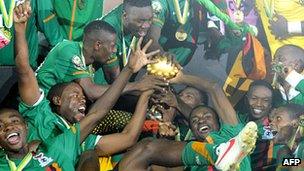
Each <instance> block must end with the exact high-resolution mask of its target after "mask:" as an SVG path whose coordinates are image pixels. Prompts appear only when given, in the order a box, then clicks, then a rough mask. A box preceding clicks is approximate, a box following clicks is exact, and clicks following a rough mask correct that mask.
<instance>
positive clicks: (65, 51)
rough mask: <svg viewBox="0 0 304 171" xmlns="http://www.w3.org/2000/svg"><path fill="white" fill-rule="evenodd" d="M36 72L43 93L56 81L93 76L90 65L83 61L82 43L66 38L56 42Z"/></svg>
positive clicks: (62, 81) (69, 80)
mask: <svg viewBox="0 0 304 171" xmlns="http://www.w3.org/2000/svg"><path fill="white" fill-rule="evenodd" d="M36 72H37V80H38V84H39V86H40V88H42V89H43V91H44V92H45V94H48V91H49V90H50V88H51V87H52V86H54V85H56V84H58V83H64V82H71V81H73V80H75V79H79V78H86V77H91V78H92V77H93V74H92V70H91V69H90V66H86V63H85V59H84V56H83V52H82V43H80V42H73V41H68V40H64V41H62V42H60V43H58V44H57V45H56V46H55V47H54V48H53V49H52V50H51V51H50V53H49V54H48V55H47V57H46V58H45V60H44V62H43V63H42V64H41V66H40V67H39V68H38V69H37V71H36Z"/></svg>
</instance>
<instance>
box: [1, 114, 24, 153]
mask: <svg viewBox="0 0 304 171" xmlns="http://www.w3.org/2000/svg"><path fill="white" fill-rule="evenodd" d="M26 136H27V126H26V124H25V122H24V120H23V118H22V116H21V115H20V114H19V113H18V112H17V111H16V110H11V109H8V110H5V111H2V112H1V113H0V146H1V147H2V148H4V149H5V150H6V151H14V152H18V151H19V150H20V149H21V148H23V147H25V144H26Z"/></svg>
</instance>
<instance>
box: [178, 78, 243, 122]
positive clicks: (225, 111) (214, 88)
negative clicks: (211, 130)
mask: <svg viewBox="0 0 304 171" xmlns="http://www.w3.org/2000/svg"><path fill="white" fill-rule="evenodd" d="M175 79H176V80H178V81H177V82H179V83H182V84H186V85H189V86H192V87H195V88H197V89H199V90H201V91H206V92H208V93H209V94H210V95H211V100H212V102H213V105H214V107H215V110H216V112H217V113H218V115H219V117H220V118H221V119H222V120H223V122H224V123H227V124H231V125H236V124H237V123H238V120H237V117H236V112H235V110H234V108H233V107H232V105H231V103H230V102H229V100H228V99H227V97H226V95H225V93H224V92H223V90H222V88H221V87H220V86H219V85H218V84H217V83H216V82H215V81H211V80H209V79H207V78H204V77H196V76H192V75H183V74H182V73H181V72H180V73H179V74H178V76H177V78H175Z"/></svg>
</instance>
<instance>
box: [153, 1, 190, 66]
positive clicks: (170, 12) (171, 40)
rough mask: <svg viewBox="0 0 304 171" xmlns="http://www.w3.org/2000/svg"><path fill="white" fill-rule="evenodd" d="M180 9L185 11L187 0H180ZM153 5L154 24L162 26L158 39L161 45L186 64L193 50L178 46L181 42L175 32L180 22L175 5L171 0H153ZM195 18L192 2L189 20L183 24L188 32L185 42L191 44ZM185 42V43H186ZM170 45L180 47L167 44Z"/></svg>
mask: <svg viewBox="0 0 304 171" xmlns="http://www.w3.org/2000/svg"><path fill="white" fill-rule="evenodd" d="M178 2H179V5H180V9H181V10H182V11H183V9H184V4H185V0H179V1H178ZM152 4H153V5H152V7H153V25H155V26H158V27H160V28H161V36H160V38H159V40H158V42H159V43H160V45H161V46H162V47H163V48H164V50H166V51H169V52H171V53H173V54H174V55H175V56H176V60H177V61H178V62H179V63H180V64H181V65H186V64H187V63H188V62H189V60H190V58H191V56H192V54H193V50H194V49H193V50H191V49H190V48H188V47H181V46H182V45H181V46H178V44H179V43H181V42H178V41H177V40H176V38H175V33H176V31H177V30H178V28H179V27H180V24H179V23H178V21H177V16H176V14H175V10H174V5H173V2H172V1H171V0H153V1H152ZM193 18H194V11H193V8H192V3H190V5H189V15H188V20H187V22H186V23H185V25H184V26H183V28H184V31H185V32H186V33H187V34H188V37H187V39H186V40H185V41H184V42H187V43H189V44H193V43H192V42H193V40H192V31H193V28H192V24H191V22H192V19H193ZM184 42H183V43H184ZM168 44H170V45H174V44H175V45H176V47H180V48H173V47H169V48H167V47H166V46H167V45H168Z"/></svg>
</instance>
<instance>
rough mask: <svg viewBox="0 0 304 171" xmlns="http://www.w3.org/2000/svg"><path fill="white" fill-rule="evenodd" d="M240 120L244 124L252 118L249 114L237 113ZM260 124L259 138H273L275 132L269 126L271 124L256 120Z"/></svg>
mask: <svg viewBox="0 0 304 171" xmlns="http://www.w3.org/2000/svg"><path fill="white" fill-rule="evenodd" d="M237 117H238V121H239V122H240V123H242V124H243V125H246V124H247V123H248V122H249V121H250V119H249V114H247V113H246V114H242V113H237ZM255 123H256V124H257V126H258V138H259V139H263V140H269V139H273V134H272V132H271V130H270V128H269V125H267V124H264V123H263V122H255Z"/></svg>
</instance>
